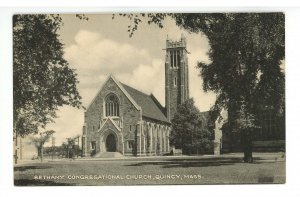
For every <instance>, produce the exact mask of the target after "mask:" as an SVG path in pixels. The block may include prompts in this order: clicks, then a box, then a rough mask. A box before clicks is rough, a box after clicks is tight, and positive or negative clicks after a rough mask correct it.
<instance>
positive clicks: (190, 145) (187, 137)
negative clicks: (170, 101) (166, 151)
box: [170, 98, 212, 154]
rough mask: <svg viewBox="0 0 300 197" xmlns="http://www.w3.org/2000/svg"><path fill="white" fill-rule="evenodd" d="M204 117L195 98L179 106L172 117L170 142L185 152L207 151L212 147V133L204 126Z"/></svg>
mask: <svg viewBox="0 0 300 197" xmlns="http://www.w3.org/2000/svg"><path fill="white" fill-rule="evenodd" d="M203 124H204V122H203V118H202V116H201V114H200V111H199V110H198V108H197V107H196V106H195V105H194V100H193V99H192V98H191V99H188V100H186V101H185V102H184V103H182V104H181V105H179V106H178V109H177V112H176V113H175V114H174V118H173V119H172V129H171V135H170V142H171V144H172V145H174V146H175V147H176V148H181V149H182V151H183V153H185V154H192V153H198V152H199V151H201V152H207V151H209V150H210V149H211V148H212V140H211V133H210V132H209V131H208V130H207V129H206V128H205V127H203Z"/></svg>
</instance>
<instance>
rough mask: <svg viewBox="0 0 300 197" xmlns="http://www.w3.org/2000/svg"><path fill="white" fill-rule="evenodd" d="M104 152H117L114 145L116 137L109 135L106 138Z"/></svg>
mask: <svg viewBox="0 0 300 197" xmlns="http://www.w3.org/2000/svg"><path fill="white" fill-rule="evenodd" d="M105 145H106V151H107V152H116V151H117V147H116V145H117V143H116V137H115V136H114V135H113V134H109V135H108V136H107V137H106V143H105Z"/></svg>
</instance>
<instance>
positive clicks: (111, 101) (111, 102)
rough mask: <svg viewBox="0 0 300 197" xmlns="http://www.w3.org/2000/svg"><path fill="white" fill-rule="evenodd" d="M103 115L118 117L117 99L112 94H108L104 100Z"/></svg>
mask: <svg viewBox="0 0 300 197" xmlns="http://www.w3.org/2000/svg"><path fill="white" fill-rule="evenodd" d="M105 115H106V116H119V99H118V97H117V96H116V95H114V94H109V95H108V96H107V97H106V100H105Z"/></svg>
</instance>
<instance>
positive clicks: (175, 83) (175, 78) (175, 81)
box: [174, 77, 177, 86]
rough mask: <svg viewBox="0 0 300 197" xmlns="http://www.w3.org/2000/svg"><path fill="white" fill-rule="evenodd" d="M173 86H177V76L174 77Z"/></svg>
mask: <svg viewBox="0 0 300 197" xmlns="http://www.w3.org/2000/svg"><path fill="white" fill-rule="evenodd" d="M174 86H177V77H174Z"/></svg>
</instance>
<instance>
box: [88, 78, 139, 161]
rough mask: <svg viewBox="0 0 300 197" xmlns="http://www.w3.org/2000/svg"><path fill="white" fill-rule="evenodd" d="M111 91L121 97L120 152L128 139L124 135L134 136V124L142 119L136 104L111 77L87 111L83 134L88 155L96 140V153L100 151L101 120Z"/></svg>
mask: <svg viewBox="0 0 300 197" xmlns="http://www.w3.org/2000/svg"><path fill="white" fill-rule="evenodd" d="M110 93H114V94H115V95H116V96H117V97H118V98H119V107H120V110H119V112H120V121H119V122H122V123H121V124H120V125H119V126H120V127H122V128H121V129H122V131H121V133H122V135H123V136H118V138H119V140H118V147H119V150H117V151H118V152H121V153H122V152H123V150H122V149H123V142H124V141H126V139H124V137H125V136H132V135H130V132H132V131H133V128H134V126H133V125H137V123H138V122H139V121H140V120H141V115H140V111H139V110H138V109H136V108H135V106H134V105H133V104H132V103H131V102H130V100H129V99H128V98H127V97H126V95H125V94H124V93H123V92H122V90H121V89H120V88H119V87H118V85H117V84H116V83H115V82H114V80H113V79H112V78H109V79H108V81H107V82H106V83H105V85H104V86H103V88H102V90H101V91H100V92H99V93H98V95H97V96H96V97H95V99H94V101H93V102H92V103H91V105H90V107H89V108H88V109H87V111H86V112H85V125H84V127H83V129H84V131H83V134H85V135H84V136H85V137H86V140H85V150H84V154H85V155H87V156H88V155H90V154H91V153H92V151H93V150H92V149H91V148H92V147H91V143H92V141H95V142H96V150H95V151H96V153H98V152H99V151H100V133H99V132H98V130H99V128H100V121H101V120H103V118H105V114H104V107H105V106H104V105H105V98H106V96H107V95H108V94H110ZM130 127H131V131H130ZM122 138H123V139H122ZM124 148H125V151H126V146H124Z"/></svg>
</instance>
